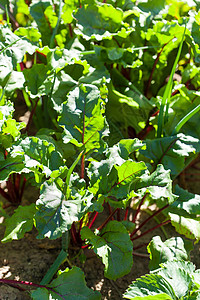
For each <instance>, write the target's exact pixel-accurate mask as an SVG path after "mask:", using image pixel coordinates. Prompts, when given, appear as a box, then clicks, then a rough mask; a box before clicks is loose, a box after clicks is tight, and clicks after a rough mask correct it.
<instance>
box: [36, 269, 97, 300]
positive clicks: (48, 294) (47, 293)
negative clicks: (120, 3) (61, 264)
mask: <svg viewBox="0 0 200 300" xmlns="http://www.w3.org/2000/svg"><path fill="white" fill-rule="evenodd" d="M31 296H32V298H33V299H34V300H41V299H42V300H49V299H52V300H100V299H101V295H100V293H99V292H97V291H93V290H92V289H89V288H88V287H87V286H86V282H85V278H84V273H83V272H82V271H81V269H79V268H77V267H73V268H72V269H71V270H70V269H68V268H67V269H65V270H64V271H59V273H58V277H57V278H56V279H54V280H53V281H52V282H51V284H49V285H47V288H38V289H37V290H36V291H33V292H32V293H31Z"/></svg>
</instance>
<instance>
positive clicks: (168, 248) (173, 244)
mask: <svg viewBox="0 0 200 300" xmlns="http://www.w3.org/2000/svg"><path fill="white" fill-rule="evenodd" d="M185 245H186V246H187V249H186V247H185ZM147 250H148V252H149V254H150V262H149V269H150V270H155V269H157V268H159V265H160V263H164V262H166V261H173V260H189V258H190V257H189V251H190V250H192V242H190V243H186V242H184V241H183V239H182V238H181V237H172V238H170V239H168V240H166V241H165V242H162V240H161V238H160V237H159V236H155V237H153V238H152V240H151V242H150V244H149V245H148V247H147Z"/></svg>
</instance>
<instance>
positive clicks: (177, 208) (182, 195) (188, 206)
mask: <svg viewBox="0 0 200 300" xmlns="http://www.w3.org/2000/svg"><path fill="white" fill-rule="evenodd" d="M175 194H176V195H177V196H178V199H177V200H176V201H174V203H172V204H171V205H170V207H169V211H170V212H172V213H173V212H174V213H175V212H176V213H177V215H183V216H184V214H185V213H187V214H189V215H191V216H193V215H199V214H200V196H199V195H197V194H192V193H190V192H188V191H187V190H184V189H182V188H181V187H179V186H178V185H176V186H175Z"/></svg>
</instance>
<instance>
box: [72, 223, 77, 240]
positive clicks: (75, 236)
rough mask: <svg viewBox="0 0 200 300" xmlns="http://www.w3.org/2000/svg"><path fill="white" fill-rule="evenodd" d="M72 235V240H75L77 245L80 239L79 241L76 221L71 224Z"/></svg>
mask: <svg viewBox="0 0 200 300" xmlns="http://www.w3.org/2000/svg"><path fill="white" fill-rule="evenodd" d="M71 236H72V240H73V242H74V244H75V245H78V241H77V232H76V227H75V223H74V222H73V223H72V226H71Z"/></svg>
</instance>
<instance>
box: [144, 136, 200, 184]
mask: <svg viewBox="0 0 200 300" xmlns="http://www.w3.org/2000/svg"><path fill="white" fill-rule="evenodd" d="M199 150H200V143H199V139H197V138H194V137H192V136H187V135H184V134H182V133H179V134H177V135H176V136H169V137H162V138H158V139H155V140H146V150H140V151H141V153H142V154H143V155H144V156H146V157H148V158H150V159H151V160H153V162H154V166H156V165H157V164H161V163H162V164H163V166H164V168H165V169H166V170H171V174H172V178H173V177H175V176H177V175H178V174H179V173H180V172H181V171H182V170H183V169H184V167H185V158H187V157H191V156H192V155H193V156H194V157H195V154H196V153H198V152H199Z"/></svg>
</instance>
